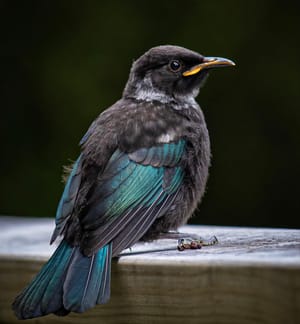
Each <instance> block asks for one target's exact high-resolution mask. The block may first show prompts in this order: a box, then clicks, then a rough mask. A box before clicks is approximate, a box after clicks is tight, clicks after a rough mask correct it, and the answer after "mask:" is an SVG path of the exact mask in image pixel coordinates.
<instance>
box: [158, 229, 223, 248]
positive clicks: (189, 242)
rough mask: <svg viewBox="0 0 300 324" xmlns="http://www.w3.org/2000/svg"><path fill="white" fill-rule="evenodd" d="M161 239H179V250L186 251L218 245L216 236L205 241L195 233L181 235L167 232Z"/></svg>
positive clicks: (161, 235)
mask: <svg viewBox="0 0 300 324" xmlns="http://www.w3.org/2000/svg"><path fill="white" fill-rule="evenodd" d="M159 238H160V239H177V240H178V244H177V249H178V250H179V251H184V250H186V249H201V248H202V246H211V245H215V244H217V243H218V239H217V237H216V236H212V237H211V238H209V239H204V238H202V237H201V236H199V235H198V234H194V233H179V232H166V233H161V234H160V236H159Z"/></svg>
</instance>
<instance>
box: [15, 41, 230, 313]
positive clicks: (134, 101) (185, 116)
mask: <svg viewBox="0 0 300 324" xmlns="http://www.w3.org/2000/svg"><path fill="white" fill-rule="evenodd" d="M231 65H234V63H233V62H232V61H230V60H227V59H224V58H218V57H204V56H202V55H200V54H198V53H196V52H193V51H190V50H188V49H185V48H183V47H178V46H170V45H167V46H158V47H154V48H152V49H150V50H149V51H148V52H146V53H145V54H144V55H142V56H141V57H140V58H139V59H138V60H136V61H135V62H134V63H133V65H132V68H131V71H130V75H129V79H128V82H127V84H126V86H125V89H124V92H123V96H122V98H121V99H120V100H119V101H117V102H116V103H115V104H114V105H112V106H111V107H110V108H108V109H107V110H106V111H104V112H103V113H102V114H100V115H99V117H98V118H97V119H96V120H95V121H94V122H93V123H92V124H91V126H90V128H89V129H88V131H87V133H86V134H85V135H84V137H83V138H82V140H81V142H80V145H81V154H80V155H79V157H78V159H77V160H76V162H75V163H74V165H73V168H72V171H71V173H70V175H69V177H68V180H67V182H66V186H65V189H64V192H63V195H62V197H61V200H60V202H59V205H58V209H57V214H56V228H55V230H54V233H53V235H52V238H51V243H53V242H54V241H55V240H56V239H57V238H58V237H59V236H61V237H63V239H62V241H61V243H60V244H59V246H58V247H57V249H56V251H55V252H54V254H53V255H52V257H51V258H50V259H49V261H48V262H47V263H46V264H45V265H44V266H43V268H42V269H41V271H40V272H39V274H38V275H37V276H36V278H35V279H34V280H33V281H32V282H31V283H30V284H29V286H27V287H26V288H25V289H24V290H23V292H21V294H20V295H19V296H17V297H16V299H15V301H14V303H13V310H14V312H15V314H16V316H17V317H18V318H19V319H28V318H33V317H39V316H43V315H46V314H49V313H54V314H56V315H67V314H68V313H69V312H78V313H81V312H84V311H86V310H87V309H89V308H91V307H93V306H95V305H96V304H104V303H106V302H107V301H108V300H109V298H110V268H111V258H112V257H114V256H118V255H119V254H120V252H121V251H122V250H124V249H126V248H128V247H130V246H132V245H133V244H134V243H135V242H137V241H138V240H153V239H155V238H157V237H158V236H159V235H161V233H167V232H168V231H171V230H176V229H177V228H178V227H179V226H180V225H183V224H185V223H186V222H187V220H188V219H189V218H190V216H191V215H192V213H193V211H194V209H195V208H196V206H197V204H198V203H199V202H200V200H201V198H202V195H203V193H204V190H205V185H206V181H207V177H208V168H209V165H210V142H209V136H208V131H207V128H206V124H205V120H204V116H203V113H202V111H201V109H200V107H199V106H198V104H197V103H196V101H195V97H196V96H197V95H198V93H199V89H200V87H201V85H202V84H203V81H204V80H205V78H206V76H207V74H208V72H209V70H210V69H211V68H214V67H222V66H231Z"/></svg>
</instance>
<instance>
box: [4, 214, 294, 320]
mask: <svg viewBox="0 0 300 324" xmlns="http://www.w3.org/2000/svg"><path fill="white" fill-rule="evenodd" d="M53 228H54V221H53V220H52V219H33V218H30V219H28V218H17V217H0V229H1V232H0V233H1V234H0V323H1V324H2V323H20V321H18V320H17V319H16V318H15V317H14V315H13V313H12V311H11V306H10V304H11V302H12V300H13V299H14V297H15V295H16V294H17V293H18V292H20V290H21V289H22V288H24V286H25V285H26V284H27V283H28V282H29V281H30V279H31V278H32V277H33V276H34V275H35V274H36V273H37V272H38V270H39V268H40V267H41V265H42V264H43V263H44V262H45V261H46V260H47V259H48V258H49V256H50V255H51V253H52V252H53V250H54V248H55V246H49V244H48V242H49V239H50V236H51V233H52V230H53ZM182 231H184V232H191V233H198V234H199V235H201V236H203V237H210V236H212V235H215V236H217V238H218V240H219V244H218V245H214V246H209V247H203V248H202V249H200V250H185V251H183V252H179V251H177V249H176V245H177V242H176V241H172V240H159V241H156V242H152V243H145V244H141V243H139V244H137V245H135V246H134V247H133V249H132V250H131V255H128V256H122V257H120V258H118V259H116V260H115V261H114V262H113V266H112V297H111V300H110V302H109V303H108V304H107V305H102V306H101V305H99V306H97V307H95V308H94V309H92V310H90V311H88V312H86V313H84V314H71V315H69V316H67V317H56V316H54V315H49V316H46V317H43V318H39V319H34V320H27V321H26V323H35V324H36V323H74V324H76V323H82V324H83V323H84V324H88V323H103V324H105V323H110V324H112V323H129V324H131V323H156V324H159V323H180V324H183V323H184V324H189V323H201V324H204V323H211V324H218V323H233V324H235V323H236V324H243V323H256V324H259V323H267V324H268V323H270V324H271V323H272V324H273V323H275V324H276V323H278V324H282V323H284V324H289V323H291V324H292V323H293V324H297V323H300V230H288V229H266V228H239V227H236V228H234V227H217V226H203V227H202V226H185V227H184V228H182ZM152 249H168V251H161V252H152V253H137V254H135V253H133V252H145V251H149V250H152Z"/></svg>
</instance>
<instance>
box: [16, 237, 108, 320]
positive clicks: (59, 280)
mask: <svg viewBox="0 0 300 324" xmlns="http://www.w3.org/2000/svg"><path fill="white" fill-rule="evenodd" d="M110 264H111V245H106V246H104V247H103V248H102V249H100V250H99V251H98V252H97V253H96V254H95V255H93V256H91V257H86V256H84V255H83V254H82V253H81V252H80V249H79V248H78V247H71V246H69V245H68V244H67V243H66V242H65V241H62V242H61V243H60V245H59V247H58V248H57V250H56V251H55V253H54V254H53V256H52V257H51V258H50V259H49V261H48V262H47V263H46V264H45V265H44V267H43V268H42V269H41V271H40V272H39V274H38V275H37V276H36V278H35V279H34V280H33V281H32V282H31V284H30V285H29V286H28V287H27V288H25V289H24V291H23V292H22V293H21V294H20V295H19V296H17V298H16V299H15V301H14V303H13V310H14V312H15V314H16V316H17V317H18V318H19V319H28V318H34V317H38V316H43V315H47V314H50V313H55V314H57V315H67V314H68V313H69V312H70V311H73V312H84V311H86V310H87V309H89V308H91V307H93V306H95V305H96V304H102V303H105V302H107V301H108V299H109V296H110Z"/></svg>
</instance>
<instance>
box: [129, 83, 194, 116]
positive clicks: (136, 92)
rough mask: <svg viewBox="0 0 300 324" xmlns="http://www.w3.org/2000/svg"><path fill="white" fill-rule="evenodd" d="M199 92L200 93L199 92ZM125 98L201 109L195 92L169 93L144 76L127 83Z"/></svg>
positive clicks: (178, 107)
mask: <svg viewBox="0 0 300 324" xmlns="http://www.w3.org/2000/svg"><path fill="white" fill-rule="evenodd" d="M197 94H198V93H197ZM123 98H128V99H134V100H137V101H144V102H159V103H162V104H170V105H172V106H173V108H175V109H178V110H181V109H190V108H195V109H199V106H198V104H197V102H196V100H195V94H194V93H190V94H187V95H176V94H173V93H168V92H166V91H163V90H161V89H159V88H157V87H154V86H153V84H152V82H151V79H150V78H144V79H143V80H141V81H139V82H130V83H128V84H127V85H126V87H125V90H124V93H123Z"/></svg>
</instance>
